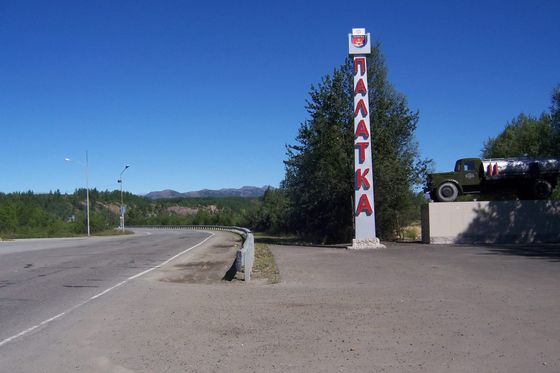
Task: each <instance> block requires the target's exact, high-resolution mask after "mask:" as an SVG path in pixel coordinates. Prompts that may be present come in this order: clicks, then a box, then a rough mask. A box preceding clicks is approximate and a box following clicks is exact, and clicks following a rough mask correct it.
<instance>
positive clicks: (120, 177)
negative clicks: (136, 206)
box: [117, 164, 130, 232]
mask: <svg viewBox="0 0 560 373" xmlns="http://www.w3.org/2000/svg"><path fill="white" fill-rule="evenodd" d="M129 167H130V165H128V164H127V165H126V166H124V169H123V170H122V171H121V174H120V175H119V180H117V183H119V184H121V219H120V220H121V232H124V202H123V177H122V176H123V174H124V172H125V171H126V170H127V169H128V168H129Z"/></svg>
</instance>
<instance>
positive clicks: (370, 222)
mask: <svg viewBox="0 0 560 373" xmlns="http://www.w3.org/2000/svg"><path fill="white" fill-rule="evenodd" d="M348 49H349V54H350V55H352V56H354V172H355V181H354V182H355V184H354V190H355V196H354V216H355V222H356V223H355V225H356V235H355V238H354V240H353V241H352V246H349V247H348V248H349V249H379V248H384V247H385V246H384V245H382V244H381V243H380V242H379V239H378V238H377V236H376V233H375V210H374V199H373V168H372V165H373V162H372V149H371V127H370V122H369V96H368V89H369V88H368V78H367V59H366V56H367V55H368V54H370V53H371V43H370V35H369V34H367V33H366V30H365V29H363V28H357V29H352V34H349V35H348Z"/></svg>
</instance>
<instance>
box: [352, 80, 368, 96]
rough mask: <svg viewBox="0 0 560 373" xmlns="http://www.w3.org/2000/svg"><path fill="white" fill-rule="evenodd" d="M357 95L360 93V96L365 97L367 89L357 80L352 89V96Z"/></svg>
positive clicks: (361, 81)
mask: <svg viewBox="0 0 560 373" xmlns="http://www.w3.org/2000/svg"><path fill="white" fill-rule="evenodd" d="M358 93H361V94H362V96H365V95H366V94H367V88H366V85H365V83H364V80H363V79H360V80H358V83H357V84H356V88H355V89H354V94H355V95H357V94H358Z"/></svg>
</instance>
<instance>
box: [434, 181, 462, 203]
mask: <svg viewBox="0 0 560 373" xmlns="http://www.w3.org/2000/svg"><path fill="white" fill-rule="evenodd" d="M458 196H459V189H458V188H457V185H455V184H454V183H452V182H450V181H447V182H445V183H443V184H441V185H440V186H438V188H437V190H436V197H437V200H438V201H439V202H453V201H455V200H456V199H457V197H458Z"/></svg>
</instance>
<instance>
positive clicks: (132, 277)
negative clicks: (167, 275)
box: [0, 232, 215, 347]
mask: <svg viewBox="0 0 560 373" xmlns="http://www.w3.org/2000/svg"><path fill="white" fill-rule="evenodd" d="M205 233H209V232H205ZM214 236H215V234H214V233H210V236H208V237H206V238H205V239H204V240H202V241H201V242H199V243H197V244H196V245H194V246H191V247H189V248H188V249H186V250H183V251H181V252H180V253H179V254H176V255H174V256H172V257H171V258H169V259H167V260H166V261H164V262H163V263H160V264H158V265H157V266H155V267H152V268H150V269H147V270H145V271H142V272H140V273H138V274H136V275H134V276H130V277H129V278H127V279H126V280H124V281H121V282H119V283H118V284H116V285H114V286H111V287H110V288H108V289H106V290H104V291H102V292H101V293H99V294H96V295H94V296H92V297H90V298H88V299H86V300H85V301H83V302H82V303H79V304H77V305H75V306H73V307H70V308H69V309H67V310H66V311H63V312H61V313H59V314H58V315H55V316H53V317H51V318H49V319H46V320H44V321H41V322H40V323H39V324H36V325H33V326H32V327H30V328H27V329H25V330H24V331H22V332H19V333H17V334H15V335H13V336H11V337H8V338H6V339H4V340H2V341H0V347H2V346H4V345H5V344H8V343H10V342H13V341H14V340H16V339H18V338H21V337H23V336H25V335H27V334H29V333H31V332H32V331H34V330H36V329H38V328H40V327H42V326H45V325H47V324H49V323H51V322H53V321H55V320H58V319H60V318H61V317H63V316H65V315H67V314H69V313H70V312H72V311H74V310H76V309H77V308H79V307H81V306H83V305H85V304H87V303H89V302H91V301H93V300H95V299H97V298H99V297H101V296H103V295H105V294H107V293H109V292H110V291H112V290H115V289H117V288H119V287H121V286H123V285H125V284H126V283H128V282H130V281H132V280H134V279H136V278H138V277H140V276H143V275H145V274H146V273H149V272H151V271H153V270H155V269H158V268H161V267H163V266H164V265H166V264H167V263H169V262H171V261H172V260H174V259H176V258H178V257H180V256H181V255H183V254H186V253H188V252H189V251H191V250H193V249H195V248H197V247H198V246H200V245H202V244H203V243H205V242H206V241H208V240H209V239H211V238H212V237H214Z"/></svg>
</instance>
